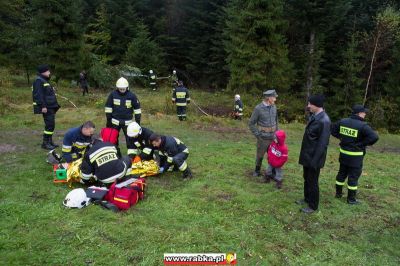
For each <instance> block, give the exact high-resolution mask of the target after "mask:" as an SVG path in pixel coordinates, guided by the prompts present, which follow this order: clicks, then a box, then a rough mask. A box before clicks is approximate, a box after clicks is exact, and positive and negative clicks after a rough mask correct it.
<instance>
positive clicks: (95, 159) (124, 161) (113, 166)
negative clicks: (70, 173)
mask: <svg viewBox="0 0 400 266" xmlns="http://www.w3.org/2000/svg"><path fill="white" fill-rule="evenodd" d="M131 166H132V163H131V159H130V158H129V156H124V157H122V158H118V156H117V148H116V147H115V146H114V145H113V144H112V143H109V142H103V141H102V140H100V139H96V140H95V141H94V142H93V144H91V145H90V147H89V148H88V150H87V151H86V152H85V156H84V158H83V160H82V164H81V167H80V168H81V172H82V181H83V182H84V183H89V182H90V180H91V179H92V178H93V179H94V180H95V181H100V182H102V183H104V184H111V183H113V182H114V181H115V180H119V179H121V178H123V177H124V176H125V175H126V174H127V173H128V174H129V173H130V172H131Z"/></svg>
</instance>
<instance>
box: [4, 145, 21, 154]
mask: <svg viewBox="0 0 400 266" xmlns="http://www.w3.org/2000/svg"><path fill="white" fill-rule="evenodd" d="M17 148H18V147H17V145H11V144H0V153H7V152H14V151H17Z"/></svg>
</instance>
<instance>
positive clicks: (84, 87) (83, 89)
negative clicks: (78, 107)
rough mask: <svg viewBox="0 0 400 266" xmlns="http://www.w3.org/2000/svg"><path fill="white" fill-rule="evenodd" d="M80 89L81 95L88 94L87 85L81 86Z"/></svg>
mask: <svg viewBox="0 0 400 266" xmlns="http://www.w3.org/2000/svg"><path fill="white" fill-rule="evenodd" d="M81 89H82V95H83V96H85V93H87V94H89V87H88V85H82V86H81Z"/></svg>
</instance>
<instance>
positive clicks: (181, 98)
mask: <svg viewBox="0 0 400 266" xmlns="http://www.w3.org/2000/svg"><path fill="white" fill-rule="evenodd" d="M172 101H173V102H175V103H176V105H177V106H186V105H187V104H188V103H190V96H189V90H188V89H187V88H186V87H184V86H178V87H176V88H175V89H173V91H172Z"/></svg>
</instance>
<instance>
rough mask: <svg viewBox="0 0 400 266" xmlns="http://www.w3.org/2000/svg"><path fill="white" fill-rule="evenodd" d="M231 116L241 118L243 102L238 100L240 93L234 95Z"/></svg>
mask: <svg viewBox="0 0 400 266" xmlns="http://www.w3.org/2000/svg"><path fill="white" fill-rule="evenodd" d="M233 117H234V118H235V119H237V120H242V117H243V103H242V100H240V95H239V94H236V95H235V105H234V109H233Z"/></svg>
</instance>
